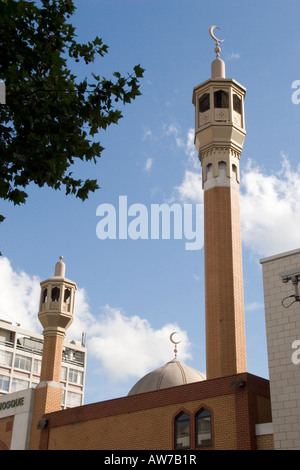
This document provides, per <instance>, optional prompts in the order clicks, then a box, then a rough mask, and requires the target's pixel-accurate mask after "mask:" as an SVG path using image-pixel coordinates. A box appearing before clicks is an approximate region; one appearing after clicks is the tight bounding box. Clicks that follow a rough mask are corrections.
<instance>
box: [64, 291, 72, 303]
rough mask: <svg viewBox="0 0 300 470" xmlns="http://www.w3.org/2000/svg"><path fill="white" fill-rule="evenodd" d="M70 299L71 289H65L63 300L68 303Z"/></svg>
mask: <svg viewBox="0 0 300 470" xmlns="http://www.w3.org/2000/svg"><path fill="white" fill-rule="evenodd" d="M70 299H71V290H70V289H65V293H64V302H65V303H67V304H69V303H70Z"/></svg>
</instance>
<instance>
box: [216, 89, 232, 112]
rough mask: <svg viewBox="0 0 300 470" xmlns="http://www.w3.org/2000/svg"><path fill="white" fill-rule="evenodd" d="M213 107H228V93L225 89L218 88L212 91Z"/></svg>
mask: <svg viewBox="0 0 300 470" xmlns="http://www.w3.org/2000/svg"><path fill="white" fill-rule="evenodd" d="M214 107H215V108H229V95H228V92H227V91H224V90H218V91H215V92H214Z"/></svg>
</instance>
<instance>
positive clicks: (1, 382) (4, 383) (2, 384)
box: [0, 375, 9, 392]
mask: <svg viewBox="0 0 300 470" xmlns="http://www.w3.org/2000/svg"><path fill="white" fill-rule="evenodd" d="M8 387H9V377H5V375H0V390H1V391H2V392H8Z"/></svg>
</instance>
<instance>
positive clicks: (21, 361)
mask: <svg viewBox="0 0 300 470" xmlns="http://www.w3.org/2000/svg"><path fill="white" fill-rule="evenodd" d="M31 362H32V360H31V358H30V357H26V356H20V355H19V354H17V355H16V357H15V367H16V368H17V369H22V370H27V371H31Z"/></svg>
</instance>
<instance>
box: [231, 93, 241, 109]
mask: <svg viewBox="0 0 300 470" xmlns="http://www.w3.org/2000/svg"><path fill="white" fill-rule="evenodd" d="M233 109H234V111H236V112H237V113H239V114H242V100H241V98H240V97H239V96H238V95H233Z"/></svg>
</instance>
